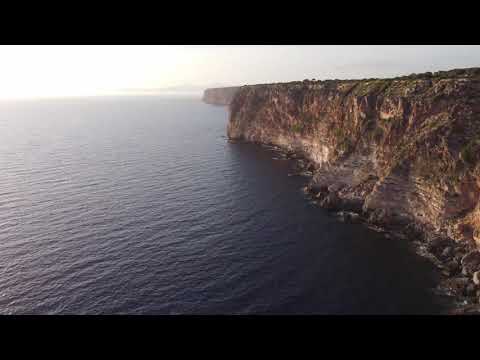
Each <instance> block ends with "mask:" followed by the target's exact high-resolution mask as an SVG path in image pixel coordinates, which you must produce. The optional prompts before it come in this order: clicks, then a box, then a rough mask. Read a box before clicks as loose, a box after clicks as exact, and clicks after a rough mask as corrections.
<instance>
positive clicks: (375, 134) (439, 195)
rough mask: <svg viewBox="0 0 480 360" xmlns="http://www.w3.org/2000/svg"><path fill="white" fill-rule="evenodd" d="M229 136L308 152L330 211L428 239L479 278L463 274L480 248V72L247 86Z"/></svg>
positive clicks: (234, 105)
mask: <svg viewBox="0 0 480 360" xmlns="http://www.w3.org/2000/svg"><path fill="white" fill-rule="evenodd" d="M227 132H228V137H229V138H230V139H237V140H244V141H249V142H257V143H264V144H271V145H276V146H278V147H280V148H283V149H285V150H286V151H289V152H296V153H301V154H302V155H303V156H304V157H305V158H307V159H308V160H309V161H310V164H309V170H312V171H313V176H312V179H311V182H310V185H309V186H308V190H309V191H310V192H311V195H312V197H313V198H314V199H316V200H318V203H319V204H321V205H322V206H325V207H328V208H332V209H337V210H338V209H343V210H351V211H355V212H356V213H357V214H362V216H364V217H365V218H367V219H369V221H370V222H372V223H375V224H397V225H400V226H401V227H403V229H407V228H408V229H415V230H416V232H414V233H415V234H417V235H415V236H420V235H418V234H426V235H425V236H426V237H427V238H428V239H430V243H429V245H428V247H429V249H430V250H431V251H432V252H433V253H434V254H435V255H436V256H437V260H438V261H439V262H440V263H441V264H443V265H444V264H447V263H449V262H450V261H453V262H451V264H450V265H451V266H450V267H448V266H442V265H440V267H443V268H444V269H445V271H446V272H447V273H449V274H458V273H459V272H460V271H462V272H463V276H467V277H471V276H472V274H473V273H475V271H477V270H480V260H478V256H477V257H476V258H475V257H474V258H475V259H477V260H478V261H477V260H475V261H476V262H474V266H473V267H467V269H465V266H463V269H462V265H463V264H464V260H462V258H464V257H465V255H466V254H467V253H468V252H469V251H472V250H473V249H474V248H475V246H480V202H479V199H480V68H470V69H457V70H452V71H442V72H437V73H433V74H432V73H426V74H419V75H415V74H414V75H410V76H404V77H398V78H392V79H364V80H327V81H308V80H305V81H303V82H292V83H279V84H266V85H253V86H243V87H241V88H240V89H238V91H236V93H235V96H234V97H233V99H232V101H231V105H230V119H229V123H228V128H227ZM432 239H433V240H432ZM432 244H433V245H432ZM439 244H443V245H440V246H439ZM454 244H457V245H455V246H456V247H455V246H454ZM447 248H450V250H452V248H454V249H455V250H454V251H451V252H450V250H448V249H447ZM457 248H458V249H460V250H458V253H456V251H457ZM445 249H447V250H445ZM477 254H478V253H477ZM467 260H468V259H467ZM477 267H478V269H477ZM478 275H479V273H477V277H478ZM462 289H463V290H462V291H464V290H465V289H464V288H462ZM469 289H470V290H469V291H470V292H472V291H473V293H475V289H474V290H472V288H471V287H470V288H469ZM476 296H477V299H478V296H480V295H478V294H477V295H476Z"/></svg>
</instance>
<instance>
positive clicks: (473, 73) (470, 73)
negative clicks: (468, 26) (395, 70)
mask: <svg viewBox="0 0 480 360" xmlns="http://www.w3.org/2000/svg"><path fill="white" fill-rule="evenodd" d="M462 78H478V79H479V80H480V67H472V68H465V69H453V70H447V71H437V72H433V73H432V72H425V73H420V74H415V73H414V74H410V75H404V76H397V77H390V78H364V79H327V80H316V79H311V80H310V79H305V80H303V81H290V82H279V83H265V84H254V85H243V86H240V87H247V86H248V87H251V86H253V87H261V86H272V85H299V84H309V85H315V84H327V83H337V84H338V83H351V82H359V81H362V82H363V81H379V80H381V81H394V80H428V79H432V80H433V79H435V80H440V79H462Z"/></svg>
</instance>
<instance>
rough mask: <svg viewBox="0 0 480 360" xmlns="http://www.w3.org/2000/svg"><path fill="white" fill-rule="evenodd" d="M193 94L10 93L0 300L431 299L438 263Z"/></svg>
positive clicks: (124, 305)
mask: <svg viewBox="0 0 480 360" xmlns="http://www.w3.org/2000/svg"><path fill="white" fill-rule="evenodd" d="M227 120H228V113H227V109H226V108H223V107H216V106H211V105H206V104H204V103H202V102H201V101H200V99H197V98H186V97H160V96H143V97H128V96H124V97H96V98H95V97H92V98H75V99H74V98H72V99H60V100H35V101H34V100H22V101H3V102H1V103H0V313H1V314H405V313H406V314H414V313H436V312H438V311H439V305H438V304H437V303H436V301H435V299H434V297H433V295H432V292H431V287H432V286H433V284H434V282H433V273H432V268H431V266H430V265H429V264H428V263H427V262H426V261H425V260H424V259H422V258H420V257H418V256H416V255H414V254H413V253H412V252H411V251H410V250H409V249H408V248H407V246H406V244H405V243H403V242H398V241H396V240H392V239H388V238H385V237H384V236H383V235H382V234H380V233H376V232H374V231H372V230H369V229H367V228H365V227H363V226H362V225H359V224H348V223H341V222H339V221H338V220H337V219H336V218H334V217H332V216H330V215H328V214H327V213H326V212H325V211H324V210H322V209H320V208H318V207H316V206H314V205H313V204H311V203H310V202H309V201H308V199H306V197H305V195H304V194H303V193H302V191H301V188H302V186H304V185H305V183H306V181H307V180H306V179H305V178H301V177H295V176H288V174H289V173H290V172H291V169H292V167H293V165H294V164H293V163H292V162H291V161H289V160H286V161H280V160H274V159H273V158H274V157H275V154H274V153H273V152H272V151H270V150H268V149H265V148H264V147H261V146H257V145H252V144H232V143H228V142H227V139H226V137H225V132H226V125H227Z"/></svg>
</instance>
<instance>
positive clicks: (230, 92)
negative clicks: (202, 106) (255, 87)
mask: <svg viewBox="0 0 480 360" xmlns="http://www.w3.org/2000/svg"><path fill="white" fill-rule="evenodd" d="M239 88H240V87H239V86H231V87H223V88H212V89H206V90H205V91H204V93H203V98H202V99H203V101H204V102H206V103H207V104H211V105H230V103H231V102H232V100H233V97H234V95H235V94H236V93H237V91H238V89H239Z"/></svg>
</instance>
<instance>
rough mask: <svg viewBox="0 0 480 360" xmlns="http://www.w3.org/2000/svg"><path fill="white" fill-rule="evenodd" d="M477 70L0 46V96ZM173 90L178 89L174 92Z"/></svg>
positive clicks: (242, 49) (464, 55) (395, 61)
mask: <svg viewBox="0 0 480 360" xmlns="http://www.w3.org/2000/svg"><path fill="white" fill-rule="evenodd" d="M474 66H480V46H475V45H469V46H467V45H465V46H463V45H456V46H447V45H442V46H425V45H415V46H413V45H412V46H405V45H402V46H399V45H395V46H369V45H364V46H358V45H350V46H330V45H329V46H323V45H322V46H320V45H318V46H304V45H296V46H278V45H274V46H264V45H254V46H253V45H221V46H220V45H209V46H204V45H190V46H188V45H178V46H170V45H159V46H135V45H132V46H117V45H115V46H113V45H111V46H109V45H93V46H78V45H73V46H65V45H55V46H45V45H38V46H36V45H32V46H21V45H17V46H8V45H3V46H0V98H34V97H64V96H94V95H106V94H116V93H135V92H143V91H146V90H148V89H165V88H170V89H171V88H176V87H178V89H182V90H188V89H190V90H192V91H200V89H203V88H205V87H212V86H229V85H244V84H255V83H270V82H281V81H295V80H303V79H306V78H308V79H312V78H315V79H346V78H365V77H388V76H398V75H408V74H410V73H414V72H415V73H419V72H425V71H432V72H433V71H438V70H449V69H452V68H461V67H474ZM178 89H177V90H178Z"/></svg>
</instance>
